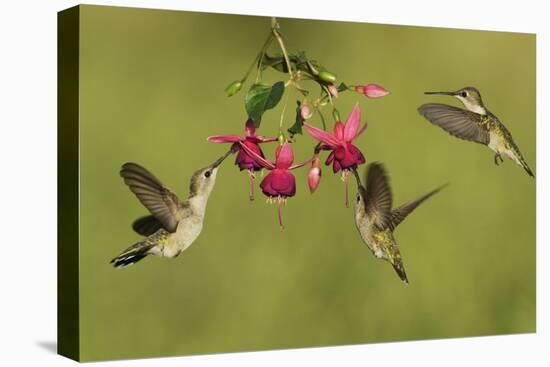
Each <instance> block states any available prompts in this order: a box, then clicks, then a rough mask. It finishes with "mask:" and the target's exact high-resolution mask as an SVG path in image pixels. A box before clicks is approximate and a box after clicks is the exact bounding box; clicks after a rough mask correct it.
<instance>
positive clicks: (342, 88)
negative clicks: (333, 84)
mask: <svg viewBox="0 0 550 367" xmlns="http://www.w3.org/2000/svg"><path fill="white" fill-rule="evenodd" d="M336 89H338V92H343V91H345V90H348V86H347V85H345V84H344V83H340V85H339V86H338V88H336Z"/></svg>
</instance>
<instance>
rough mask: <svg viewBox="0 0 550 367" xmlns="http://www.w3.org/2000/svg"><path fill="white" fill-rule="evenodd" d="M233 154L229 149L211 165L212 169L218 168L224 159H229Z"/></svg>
mask: <svg viewBox="0 0 550 367" xmlns="http://www.w3.org/2000/svg"><path fill="white" fill-rule="evenodd" d="M231 153H233V151H232V150H231V149H229V150H228V151H227V152H226V153H225V154H224V155H222V156H221V157H220V158H218V159H217V160H216V161H215V162H214V163H212V168H216V167H218V166H219V165H220V164H222V162H223V161H224V159H225V158H227V157H229V155H230V154H231Z"/></svg>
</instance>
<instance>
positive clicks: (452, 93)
mask: <svg viewBox="0 0 550 367" xmlns="http://www.w3.org/2000/svg"><path fill="white" fill-rule="evenodd" d="M424 94H443V95H446V96H454V95H456V92H424Z"/></svg>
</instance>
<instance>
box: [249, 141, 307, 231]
mask: <svg viewBox="0 0 550 367" xmlns="http://www.w3.org/2000/svg"><path fill="white" fill-rule="evenodd" d="M240 144H241V146H242V147H243V149H244V150H245V151H246V152H247V153H248V154H249V155H250V156H251V157H253V158H254V159H255V160H256V162H257V163H259V164H260V165H261V166H262V167H264V168H266V169H268V170H270V172H269V174H267V176H265V177H264V179H263V180H262V182H261V184H260V187H261V188H262V192H263V193H264V194H265V195H266V196H267V201H268V203H273V202H276V203H277V204H278V208H277V212H278V218H279V226H280V228H281V230H282V229H283V220H282V216H281V204H286V200H287V199H288V198H289V197H292V196H294V195H295V194H296V178H295V177H294V175H293V174H292V173H291V172H290V171H291V170H293V169H295V168H298V167H302V166H304V165H305V164H307V163H309V162H310V161H311V160H308V161H305V162H303V163H299V164H296V165H292V163H293V162H294V153H292V148H291V147H290V144H289V143H288V142H287V141H285V142H284V143H283V145H280V146H278V147H277V149H276V150H275V162H274V163H273V162H270V161H268V160H266V159H265V158H263V157H261V156H260V155H258V154H256V152H254V151H252V150H250V149H249V148H248V147H247V146H246V145H245V144H244V143H240Z"/></svg>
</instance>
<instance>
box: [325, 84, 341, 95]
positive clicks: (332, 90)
mask: <svg viewBox="0 0 550 367" xmlns="http://www.w3.org/2000/svg"><path fill="white" fill-rule="evenodd" d="M328 91H329V92H330V94H332V96H333V97H334V98H338V96H339V95H340V93H339V92H338V88H336V86H335V85H334V84H331V85H329V86H328Z"/></svg>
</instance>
